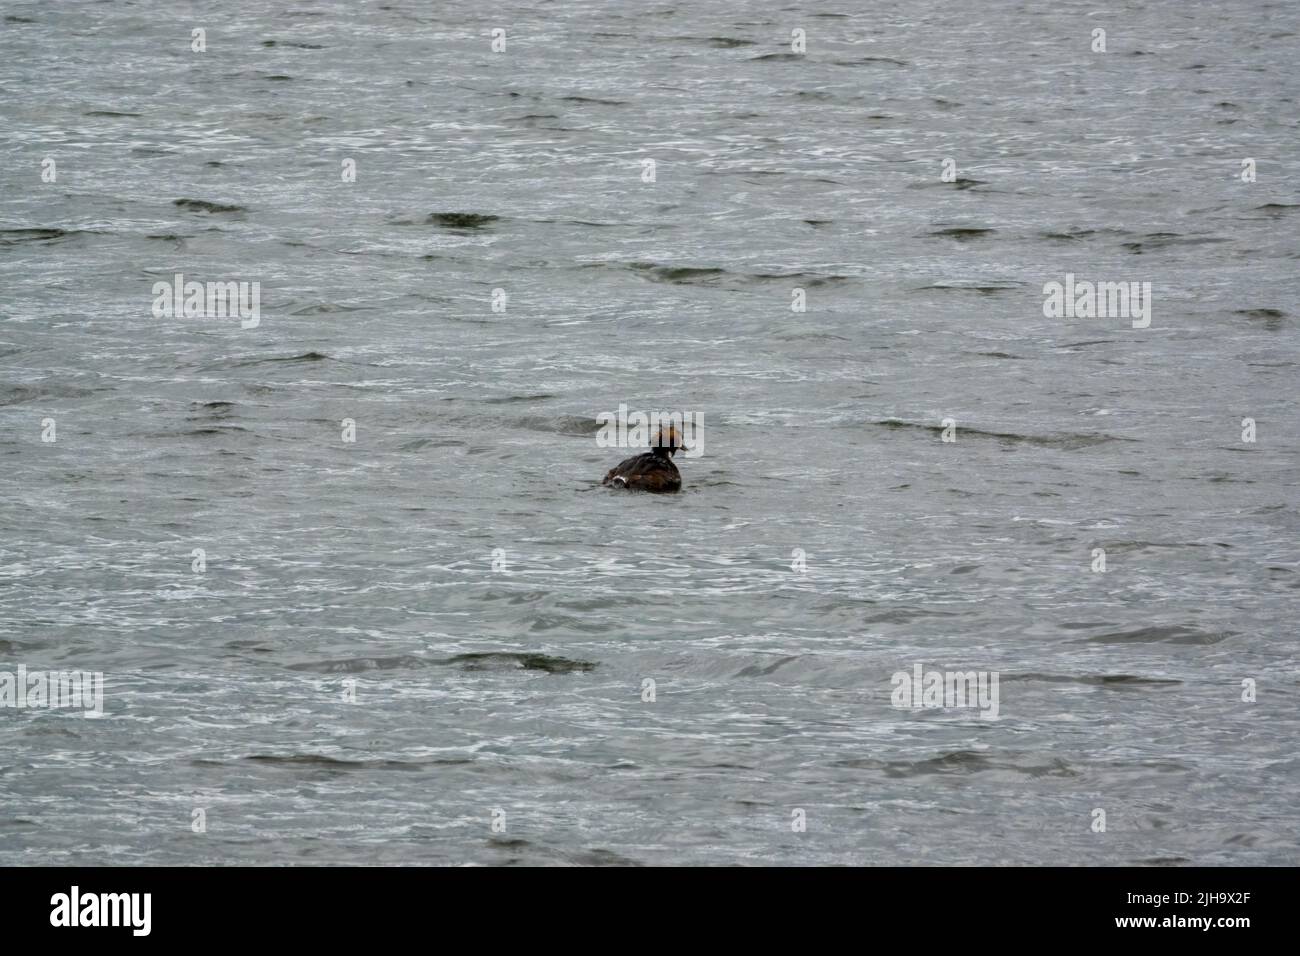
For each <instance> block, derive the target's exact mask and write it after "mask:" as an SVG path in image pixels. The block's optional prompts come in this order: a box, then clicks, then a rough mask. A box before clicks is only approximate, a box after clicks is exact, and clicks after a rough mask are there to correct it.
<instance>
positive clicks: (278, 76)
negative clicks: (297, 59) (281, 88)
mask: <svg viewBox="0 0 1300 956" xmlns="http://www.w3.org/2000/svg"><path fill="white" fill-rule="evenodd" d="M262 79H264V80H274V81H277V82H284V81H285V80H292V79H293V77H292V76H289V75H288V74H287V73H271V74H268V75H266V76H263V77H262Z"/></svg>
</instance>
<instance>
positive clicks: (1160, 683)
mask: <svg viewBox="0 0 1300 956" xmlns="http://www.w3.org/2000/svg"><path fill="white" fill-rule="evenodd" d="M1002 680H1004V681H1033V682H1036V683H1043V684H1087V685H1090V686H1095V687H1108V688H1111V689H1114V690H1124V689H1126V688H1129V687H1168V686H1172V685H1176V684H1181V683H1182V681H1180V680H1172V679H1169V678H1164V677H1138V676H1137V675H1134V674H1083V675H1071V674H1003V675H1002Z"/></svg>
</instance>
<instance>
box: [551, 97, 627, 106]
mask: <svg viewBox="0 0 1300 956" xmlns="http://www.w3.org/2000/svg"><path fill="white" fill-rule="evenodd" d="M560 102H561V103H591V104H592V105H594V106H626V105H627V101H626V100H606V99H602V98H601V97H599V96H561V97H560Z"/></svg>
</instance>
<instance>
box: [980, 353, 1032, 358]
mask: <svg viewBox="0 0 1300 956" xmlns="http://www.w3.org/2000/svg"><path fill="white" fill-rule="evenodd" d="M975 354H976V355H980V356H983V357H984V358H995V359H1022V358H1023V356H1021V355H1012V354H1011V353H1010V352H976V353H975Z"/></svg>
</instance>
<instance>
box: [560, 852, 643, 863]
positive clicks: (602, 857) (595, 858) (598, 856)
mask: <svg viewBox="0 0 1300 956" xmlns="http://www.w3.org/2000/svg"><path fill="white" fill-rule="evenodd" d="M565 856H566V857H567V859H568V861H569V862H570V863H572V864H574V865H575V866H618V867H626V866H645V864H644V863H641V862H639V861H638V860H633V859H632V858H631V857H626V856H623V855H622V854H621V853H615V852H614V851H613V850H604V849H600V848H597V849H593V850H582V851H580V852H578V853H566V854H565Z"/></svg>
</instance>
